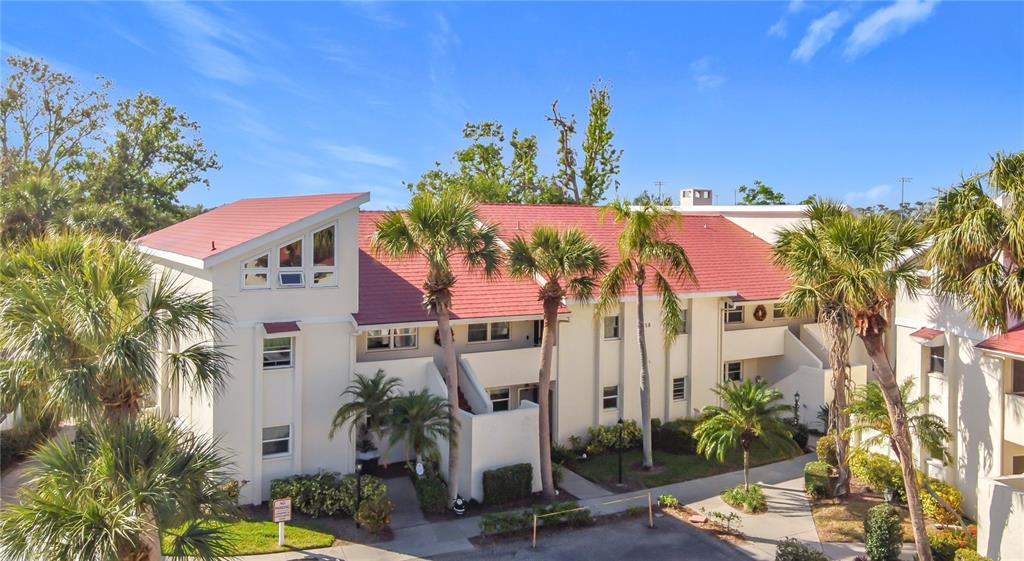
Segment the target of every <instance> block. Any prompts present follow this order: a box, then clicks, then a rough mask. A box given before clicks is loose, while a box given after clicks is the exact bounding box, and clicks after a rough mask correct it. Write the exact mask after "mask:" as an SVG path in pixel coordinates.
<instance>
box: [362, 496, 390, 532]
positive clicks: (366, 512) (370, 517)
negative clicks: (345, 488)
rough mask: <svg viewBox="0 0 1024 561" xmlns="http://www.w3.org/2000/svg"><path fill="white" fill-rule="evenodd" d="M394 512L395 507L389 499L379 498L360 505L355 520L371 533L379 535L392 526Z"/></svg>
mask: <svg viewBox="0 0 1024 561" xmlns="http://www.w3.org/2000/svg"><path fill="white" fill-rule="evenodd" d="M393 510H395V505H394V503H392V502H391V501H390V500H389V499H388V498H387V497H377V498H374V499H372V500H369V501H363V502H361V503H360V504H359V511H358V512H356V514H355V520H356V522H358V523H359V524H360V525H361V526H362V527H363V528H366V529H367V531H369V532H370V533H373V534H378V533H380V532H381V531H383V530H384V529H385V528H387V527H388V526H390V525H391V511H393Z"/></svg>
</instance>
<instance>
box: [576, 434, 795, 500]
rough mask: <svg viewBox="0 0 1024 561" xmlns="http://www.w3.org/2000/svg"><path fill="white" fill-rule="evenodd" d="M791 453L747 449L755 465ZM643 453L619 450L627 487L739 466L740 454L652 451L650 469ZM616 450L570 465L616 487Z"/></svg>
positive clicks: (740, 467) (642, 487)
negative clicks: (719, 456) (722, 458)
mask: <svg viewBox="0 0 1024 561" xmlns="http://www.w3.org/2000/svg"><path fill="white" fill-rule="evenodd" d="M794 455H798V454H793V455H786V454H772V453H770V452H769V451H768V450H766V449H765V448H763V447H761V446H757V445H755V446H754V448H753V449H752V450H751V452H750V465H751V466H759V465H764V464H770V463H772V462H777V461H779V460H785V459H788V458H791V457H793V456H794ZM642 461H643V453H642V452H641V451H640V450H639V449H635V450H627V451H626V452H624V453H623V454H622V481H623V484H624V485H625V486H626V487H627V488H629V489H647V488H651V487H659V486H661V485H668V484H670V483H678V482H680V481H688V480H690V479H698V478H701V477H707V476H709V475H716V474H719V473H725V472H728V471H735V470H738V469H742V468H743V460H742V456H741V454H739V453H736V454H732V455H730V456H727V457H726V462H725V463H719V462H718V461H716V460H709V459H707V458H705V457H704V456H699V455H691V454H669V453H667V452H659V451H657V450H655V451H654V469H653V470H651V471H644V470H643V469H641V462H642ZM618 462H619V458H618V454H615V453H609V454H602V455H600V456H591V457H590V458H588V459H587V460H584V461H579V462H575V463H574V464H573V465H572V466H571V468H572V470H573V471H575V472H576V473H578V474H580V475H582V476H583V477H586V478H587V479H589V480H591V481H593V482H595V483H599V484H601V485H603V486H605V487H607V488H609V489H613V490H616V489H618V487H617V486H616V483H617V481H618V473H619V472H618V469H619V467H618V466H619V463H618Z"/></svg>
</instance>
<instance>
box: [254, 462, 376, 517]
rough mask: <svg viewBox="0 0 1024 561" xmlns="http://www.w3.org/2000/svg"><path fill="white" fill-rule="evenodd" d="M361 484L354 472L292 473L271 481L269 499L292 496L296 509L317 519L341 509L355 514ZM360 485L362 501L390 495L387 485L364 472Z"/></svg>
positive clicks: (348, 513)
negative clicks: (349, 473) (344, 474)
mask: <svg viewBox="0 0 1024 561" xmlns="http://www.w3.org/2000/svg"><path fill="white" fill-rule="evenodd" d="M358 485H359V484H358V483H357V481H356V476H355V475H346V476H345V477H341V475H340V474H338V473H332V472H325V473H319V474H317V475H293V476H291V477H285V478H283V479H275V480H273V481H271V482H270V498H271V499H280V498H283V497H291V499H292V506H294V507H295V510H297V511H299V512H301V513H303V514H308V515H309V516H312V517H314V518H315V517H318V516H333V515H335V514H337V513H339V512H341V513H344V514H346V515H348V516H352V515H353V514H355V512H356V501H357V499H358V497H357V491H358ZM361 486H362V500H363V501H381V500H383V499H384V498H386V496H387V486H385V485H384V480H382V479H381V478H379V477H374V476H372V475H364V476H362V483H361Z"/></svg>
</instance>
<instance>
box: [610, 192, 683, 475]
mask: <svg viewBox="0 0 1024 561" xmlns="http://www.w3.org/2000/svg"><path fill="white" fill-rule="evenodd" d="M609 215H610V216H611V218H612V220H613V221H614V222H615V223H616V224H621V225H622V231H621V232H620V233H619V236H618V240H617V245H618V252H619V261H618V263H616V264H615V265H614V266H613V267H612V268H611V269H610V270H609V271H608V274H607V275H605V277H604V279H602V281H601V296H600V298H599V299H598V302H597V306H596V308H595V313H596V314H597V315H598V316H602V315H604V314H606V313H607V312H608V311H610V310H612V309H613V308H614V307H616V306H617V305H618V304H619V302H620V301H621V300H622V297H623V296H624V295H625V293H626V290H627V289H628V287H629V286H632V287H633V288H634V289H635V290H636V299H637V303H636V311H637V317H636V329H637V338H638V340H639V344H640V378H641V380H640V415H641V425H642V426H641V428H642V429H643V451H644V462H643V465H644V468H645V469H650V468H652V467H654V452H653V449H652V447H651V372H650V361H649V360H648V355H647V335H646V320H645V319H644V286H645V285H646V283H647V276H648V275H649V274H650V275H652V277H653V278H652V279H651V280H652V282H653V284H654V290H655V291H656V292H657V294H658V297H659V299H660V301H661V327H662V331H663V332H664V334H665V345H666V346H668V345H671V344H672V342H673V341H675V339H676V338H677V337H678V336H679V335H680V334H681V333H682V332H683V314H684V312H683V308H682V305H681V303H680V302H679V297H678V296H676V293H675V292H674V291H673V289H672V281H673V280H690V281H692V282H694V283H696V282H697V278H696V276H694V273H693V267H691V266H690V260H689V258H688V257H687V256H686V250H684V249H683V246H681V245H679V244H677V243H675V242H673V241H670V240H669V239H667V235H668V234H669V230H671V229H672V228H673V227H675V228H681V224H682V223H681V222H680V221H679V219H678V215H677V213H675V212H674V211H671V210H667V209H665V208H662V207H656V206H654V205H650V204H648V205H644V206H641V207H639V208H633V207H630V206H629V204H628V203H626V202H625V201H623V200H616V201H614V202H612V203H610V204H608V205H607V206H604V207H602V208H601V219H602V220H604V219H606V218H607V217H608V216H609Z"/></svg>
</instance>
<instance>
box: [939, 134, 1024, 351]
mask: <svg viewBox="0 0 1024 561" xmlns="http://www.w3.org/2000/svg"><path fill="white" fill-rule="evenodd" d="M924 227H925V229H926V231H927V233H928V235H929V236H930V239H931V242H932V243H931V247H930V248H929V250H928V251H927V253H926V255H925V257H926V263H927V264H928V266H929V267H930V268H931V269H932V270H933V271H934V277H933V287H934V289H935V290H936V291H937V292H938V293H939V294H943V295H946V296H949V297H952V298H953V299H954V300H955V301H956V302H958V303H960V304H961V305H962V306H963V307H964V308H965V309H966V310H967V311H968V314H969V316H970V318H971V322H972V323H974V324H975V325H977V326H978V327H980V328H982V329H986V330H989V331H995V332H1002V331H1005V330H1006V329H1007V328H1009V327H1012V326H1013V325H1012V323H1011V322H1012V321H1014V318H1021V317H1024V235H1022V232H1024V152H1017V153H1015V154H1002V153H997V154H996V155H995V156H993V157H992V166H991V168H990V169H989V170H988V171H986V172H985V173H982V174H978V175H975V176H972V177H968V178H967V179H965V180H963V182H962V183H960V184H959V185H957V186H955V187H953V188H952V189H949V190H948V191H946V192H944V193H941V194H940V195H939V197H938V199H937V200H936V202H935V208H934V210H933V211H932V212H931V213H929V214H928V215H927V217H926V219H925V222H924Z"/></svg>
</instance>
